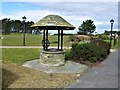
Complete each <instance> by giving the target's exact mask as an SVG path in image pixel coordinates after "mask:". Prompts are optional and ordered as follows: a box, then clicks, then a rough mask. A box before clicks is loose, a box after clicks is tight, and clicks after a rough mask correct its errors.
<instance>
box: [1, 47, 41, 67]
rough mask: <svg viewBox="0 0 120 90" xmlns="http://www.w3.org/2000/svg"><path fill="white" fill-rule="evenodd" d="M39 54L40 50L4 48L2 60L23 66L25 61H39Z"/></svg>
mask: <svg viewBox="0 0 120 90" xmlns="http://www.w3.org/2000/svg"><path fill="white" fill-rule="evenodd" d="M39 54H40V49H39V48H3V49H2V60H3V61H10V62H13V63H17V64H19V65H21V64H22V63H23V62H25V61H28V60H33V59H38V58H39Z"/></svg>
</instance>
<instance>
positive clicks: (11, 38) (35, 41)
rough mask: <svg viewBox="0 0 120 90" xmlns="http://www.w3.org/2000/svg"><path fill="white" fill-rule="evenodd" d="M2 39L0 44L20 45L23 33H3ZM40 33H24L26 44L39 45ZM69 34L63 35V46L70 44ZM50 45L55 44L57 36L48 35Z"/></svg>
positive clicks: (40, 40)
mask: <svg viewBox="0 0 120 90" xmlns="http://www.w3.org/2000/svg"><path fill="white" fill-rule="evenodd" d="M3 37H4V39H3V40H2V46H22V45H23V34H13V33H12V34H8V35H3ZM42 37H43V36H42V35H33V34H26V40H25V42H26V46H41V42H42ZM68 39H69V36H64V38H63V44H64V46H70V43H69V42H68ZM49 40H50V43H51V44H50V46H57V41H58V37H57V36H53V35H52V36H50V35H49Z"/></svg>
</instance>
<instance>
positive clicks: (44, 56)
mask: <svg viewBox="0 0 120 90" xmlns="http://www.w3.org/2000/svg"><path fill="white" fill-rule="evenodd" d="M40 63H41V64H43V65H46V66H62V65H64V64H65V58H64V51H53V52H51V51H42V52H41V53H40Z"/></svg>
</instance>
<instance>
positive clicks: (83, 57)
mask: <svg viewBox="0 0 120 90" xmlns="http://www.w3.org/2000/svg"><path fill="white" fill-rule="evenodd" d="M109 51H110V46H109V43H106V42H104V41H102V40H93V41H92V42H90V43H82V44H78V43H75V44H73V45H72V48H71V50H67V51H66V52H65V57H66V59H67V60H75V61H78V62H79V61H90V62H92V63H95V62H97V61H102V60H103V59H105V58H106V57H107V55H108V54H109Z"/></svg>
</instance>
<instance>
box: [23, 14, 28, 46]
mask: <svg viewBox="0 0 120 90" xmlns="http://www.w3.org/2000/svg"><path fill="white" fill-rule="evenodd" d="M22 19H23V46H25V21H26V19H27V18H26V17H25V16H24V17H22Z"/></svg>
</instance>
